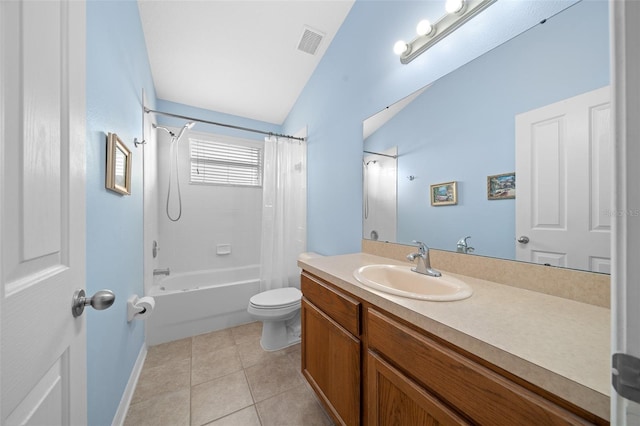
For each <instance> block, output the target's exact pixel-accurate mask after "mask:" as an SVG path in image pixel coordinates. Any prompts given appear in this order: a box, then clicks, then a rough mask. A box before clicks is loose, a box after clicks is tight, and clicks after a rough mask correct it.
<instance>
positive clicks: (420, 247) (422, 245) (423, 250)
mask: <svg viewBox="0 0 640 426" xmlns="http://www.w3.org/2000/svg"><path fill="white" fill-rule="evenodd" d="M413 242H414V243H416V244H417V245H418V251H419V252H420V254H425V253H426V252H427V250H428V249H429V247H427V245H426V244H425V243H423V242H422V241H417V240H413Z"/></svg>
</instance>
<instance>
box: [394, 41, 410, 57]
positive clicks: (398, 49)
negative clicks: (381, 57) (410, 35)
mask: <svg viewBox="0 0 640 426" xmlns="http://www.w3.org/2000/svg"><path fill="white" fill-rule="evenodd" d="M407 50H409V45H408V44H407V43H406V42H404V41H402V40H399V41H396V44H394V45H393V52H394V53H395V54H396V55H398V56H400V55H402V54H403V53H405V52H406V51H407Z"/></svg>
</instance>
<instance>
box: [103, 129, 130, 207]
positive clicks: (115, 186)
mask: <svg viewBox="0 0 640 426" xmlns="http://www.w3.org/2000/svg"><path fill="white" fill-rule="evenodd" d="M105 186H106V188H107V189H109V190H111V191H114V192H117V193H118V194H122V195H131V151H130V150H129V148H127V146H126V145H125V144H124V142H122V140H121V139H120V138H119V137H118V135H116V134H115V133H109V135H108V137H107V176H106V181H105Z"/></svg>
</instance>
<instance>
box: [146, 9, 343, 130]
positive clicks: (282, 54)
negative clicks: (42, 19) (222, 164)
mask: <svg viewBox="0 0 640 426" xmlns="http://www.w3.org/2000/svg"><path fill="white" fill-rule="evenodd" d="M353 2H354V0H334V1H327V0H324V1H323V0H317V1H312V0H286V1H273V0H261V1H260V0H257V1H256V0H253V1H250V0H233V1H222V0H208V1H204V0H199V1H190V0H171V1H159V0H138V7H139V9H140V16H141V20H142V27H143V31H144V36H145V40H146V44H147V50H148V53H149V62H150V63H151V72H152V74H153V80H154V84H155V88H156V94H157V96H158V98H160V99H164V100H168V101H172V102H178V103H182V104H186V105H191V106H195V107H199V108H204V109H208V110H213V111H218V112H223V113H227V114H233V115H237V116H241V117H247V118H252V119H255V120H261V121H266V122H269V123H274V124H282V122H283V121H284V120H285V118H286V117H287V115H288V114H289V111H290V110H291V108H292V107H293V105H294V103H295V101H296V100H297V98H298V96H299V95H300V93H301V91H302V89H303V88H304V86H305V85H306V83H307V81H308V80H309V78H310V77H311V75H312V74H313V71H314V70H315V68H316V66H317V65H318V63H319V62H320V59H321V58H322V56H323V55H324V53H325V51H326V49H327V47H328V46H329V44H330V43H331V40H333V37H334V35H335V34H336V32H337V31H338V29H339V28H340V25H342V22H343V21H344V19H345V18H346V16H347V14H348V13H349V10H351V7H352V6H353ZM305 26H306V27H310V28H311V29H313V30H315V31H319V32H321V33H324V34H325V36H324V37H323V39H322V41H321V43H320V45H319V46H318V49H317V51H316V53H315V55H310V54H308V53H305V52H302V51H300V50H298V49H297V47H298V42H299V41H300V37H301V36H302V33H303V32H304V29H305Z"/></svg>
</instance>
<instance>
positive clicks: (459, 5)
mask: <svg viewBox="0 0 640 426" xmlns="http://www.w3.org/2000/svg"><path fill="white" fill-rule="evenodd" d="M463 8H464V0H447V2H446V3H445V4H444V9H445V10H446V11H447V13H459V12H461V11H462V9H463Z"/></svg>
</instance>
